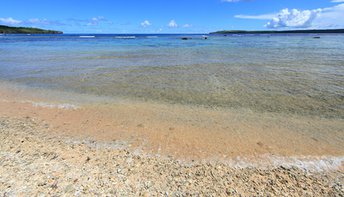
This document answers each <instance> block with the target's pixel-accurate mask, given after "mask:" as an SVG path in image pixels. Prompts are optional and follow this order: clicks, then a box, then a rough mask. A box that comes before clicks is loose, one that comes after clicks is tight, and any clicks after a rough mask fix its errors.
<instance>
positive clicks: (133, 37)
mask: <svg viewBox="0 0 344 197" xmlns="http://www.w3.org/2000/svg"><path fill="white" fill-rule="evenodd" d="M115 38H116V39H135V38H136V36H116V37H115Z"/></svg>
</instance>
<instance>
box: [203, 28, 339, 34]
mask: <svg viewBox="0 0 344 197" xmlns="http://www.w3.org/2000/svg"><path fill="white" fill-rule="evenodd" d="M294 33H314V34H317V33H344V29H308V30H283V31H269V30H266V31H264V30H262V31H244V30H223V31H216V32H211V33H210V34H294Z"/></svg>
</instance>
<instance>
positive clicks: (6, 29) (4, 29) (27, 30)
mask: <svg viewBox="0 0 344 197" xmlns="http://www.w3.org/2000/svg"><path fill="white" fill-rule="evenodd" d="M0 34H63V32H62V31H54V30H44V29H39V28H33V27H10V26H5V25H0Z"/></svg>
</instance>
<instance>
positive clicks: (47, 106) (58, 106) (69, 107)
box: [30, 102, 79, 109]
mask: <svg viewBox="0 0 344 197" xmlns="http://www.w3.org/2000/svg"><path fill="white" fill-rule="evenodd" d="M30 103H31V104H32V105H33V106H34V107H46V108H57V109H78V108H79V107H78V106H76V105H72V104H68V103H63V104H50V103H43V102H39V103H37V102H30Z"/></svg>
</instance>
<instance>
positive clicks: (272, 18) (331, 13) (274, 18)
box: [234, 0, 344, 29]
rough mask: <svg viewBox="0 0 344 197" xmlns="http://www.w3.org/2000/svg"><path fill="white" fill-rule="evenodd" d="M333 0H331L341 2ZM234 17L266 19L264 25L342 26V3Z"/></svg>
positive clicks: (343, 13) (296, 26) (343, 16)
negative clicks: (331, 5) (310, 8)
mask: <svg viewBox="0 0 344 197" xmlns="http://www.w3.org/2000/svg"><path fill="white" fill-rule="evenodd" d="M341 1H344V0H335V1H332V2H341ZM234 17H235V18H240V19H255V20H268V22H267V23H266V24H265V27H267V28H271V29H278V28H286V29H287V28H344V4H338V5H335V6H333V7H328V8H318V9H313V10H298V9H288V8H285V9H282V10H281V11H279V12H278V13H272V14H271V13H270V14H262V15H236V16H234Z"/></svg>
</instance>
